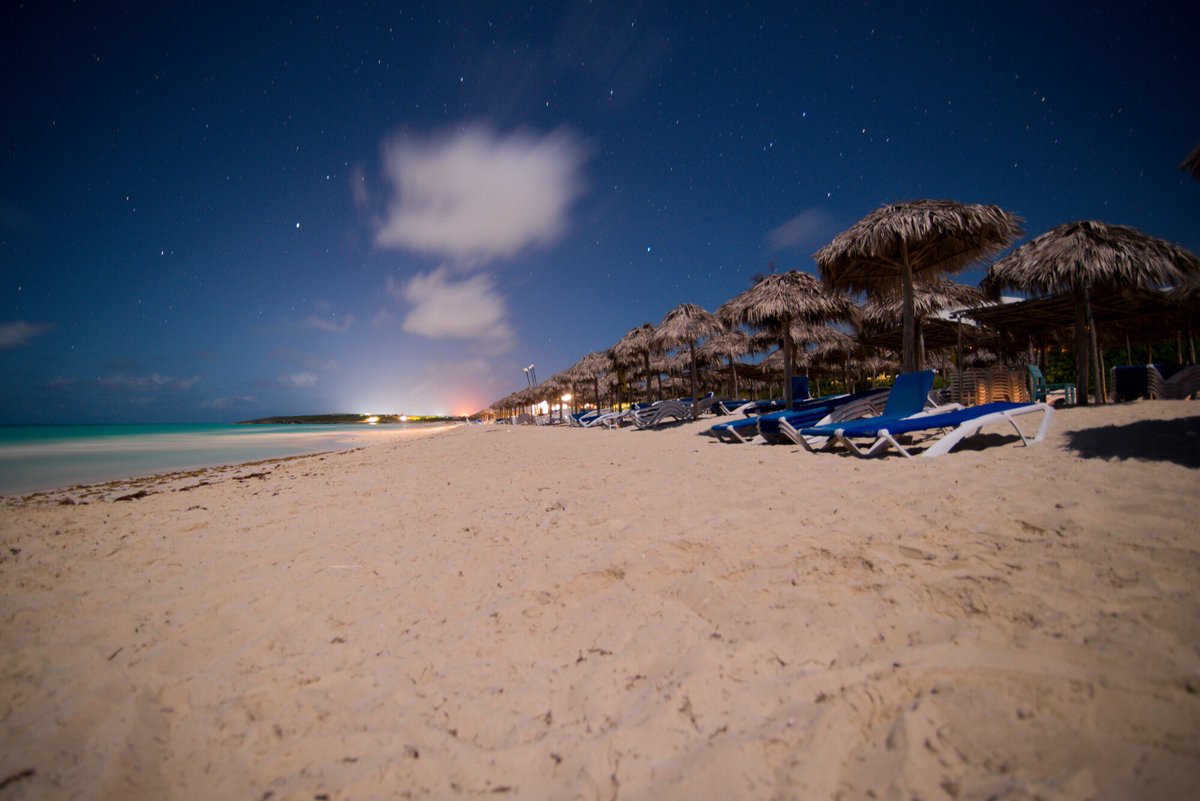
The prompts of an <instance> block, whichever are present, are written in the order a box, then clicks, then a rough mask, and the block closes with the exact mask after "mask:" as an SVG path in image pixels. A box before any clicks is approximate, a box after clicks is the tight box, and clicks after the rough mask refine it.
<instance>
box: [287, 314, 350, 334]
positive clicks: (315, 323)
mask: <svg viewBox="0 0 1200 801" xmlns="http://www.w3.org/2000/svg"><path fill="white" fill-rule="evenodd" d="M357 319H358V318H357V317H355V316H354V315H353V314H343V315H342V316H341V318H339V317H338V316H337V315H336V314H331V315H330V316H329V317H322V316H321V315H319V314H310V315H309V316H308V317H305V318H304V320H303V322H302V323H301V325H303V326H304V327H305V328H311V329H313V330H315V331H326V332H328V333H330V334H344V333H346V332H347V331H349V330H350V328H351V326H353V325H354V322H355V320H357Z"/></svg>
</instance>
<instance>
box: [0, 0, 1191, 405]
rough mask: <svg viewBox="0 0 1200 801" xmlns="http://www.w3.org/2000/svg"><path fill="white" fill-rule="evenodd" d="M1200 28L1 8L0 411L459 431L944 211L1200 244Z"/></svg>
mask: <svg viewBox="0 0 1200 801" xmlns="http://www.w3.org/2000/svg"><path fill="white" fill-rule="evenodd" d="M1172 9H1173V10H1172ZM1194 9H1195V6H1194V5H1192V4H1190V3H1175V4H1172V3H1146V4H1139V3H1128V2H1127V3H1108V2H1102V3H1083V4H1073V3H1071V4H1065V3H1064V4H1059V3H1053V2H1050V3H1046V2H1042V3H1030V4H1022V3H1015V4H1014V3H1005V4H998V3H992V4H987V5H986V7H984V6H983V4H978V7H977V4H974V3H959V2H948V3H944V4H942V3H936V4H919V3H840V2H829V3H823V2H822V3H816V2H814V3H778V4H776V3H754V4H735V3H714V4H711V5H709V6H708V8H707V10H705V6H704V4H701V3H693V2H688V3H677V4H672V3H645V4H620V3H610V2H596V3H587V2H576V3H569V2H564V3H544V4H543V3H535V4H532V5H531V4H521V5H519V6H518V5H515V4H484V3H474V2H468V3H463V4H461V5H456V4H453V3H436V4H435V3H429V4H418V5H411V6H410V5H407V4H403V3H386V2H381V3H369V4H360V3H349V2H347V3H334V2H330V3H262V4H241V3H229V4H226V3H198V4H195V5H191V6H189V4H186V3H182V2H180V3H176V2H169V3H163V2H154V3H144V4H127V3H102V2H80V3H75V4H67V3H41V2H29V3H25V4H24V5H17V4H13V3H6V4H4V6H3V11H0V30H2V31H3V33H0V44H2V47H0V58H2V59H3V74H4V79H3V80H4V104H3V105H4V110H3V114H2V115H0V143H2V145H3V155H4V169H3V172H2V175H0V267H2V273H0V274H2V278H3V284H2V287H3V288H2V295H0V300H2V305H0V388H2V392H0V423H45V422H207V421H212V422H224V421H233V420H240V419H246V418H251V417H260V416H266V415H274V414H305V413H322V412H342V411H346V412H408V413H457V414H463V413H468V412H472V411H476V410H478V409H480V408H482V407H483V406H485V405H487V404H488V403H489V402H491V401H493V400H495V399H497V398H500V397H502V396H504V395H507V394H508V393H509V392H512V391H513V390H515V389H519V388H521V387H524V386H525V375H524V373H523V372H522V368H523V367H525V366H526V365H529V364H531V363H532V364H536V366H537V367H536V370H537V374H538V376H539V378H546V377H548V376H550V375H551V374H552V373H554V372H556V371H557V370H561V369H564V368H566V367H569V366H570V365H571V364H573V363H574V362H575V361H576V360H578V359H579V358H580V357H581V356H583V355H584V354H585V353H587V352H588V351H591V350H598V349H604V348H608V347H610V346H611V345H612V344H614V343H615V342H616V341H617V340H618V339H619V338H620V337H621V336H622V335H623V334H624V333H625V332H626V331H627V330H628V329H629V328H631V327H633V326H635V325H640V324H641V323H645V322H652V323H657V322H658V321H660V320H661V319H662V317H663V315H664V314H665V313H666V312H667V311H669V310H670V309H671V308H672V307H674V306H676V305H678V304H679V303H684V302H689V303H696V304H698V305H701V306H703V307H705V308H707V309H709V310H712V309H715V308H716V307H717V306H718V305H720V304H721V303H723V302H724V301H726V300H728V299H729V298H730V297H732V296H733V295H735V294H737V293H739V292H741V291H742V290H744V289H746V288H747V287H748V286H749V285H750V282H751V280H752V277H753V276H754V275H755V274H756V273H762V272H767V271H769V270H770V266H769V265H770V264H771V263H772V262H774V263H775V264H776V266H777V267H778V269H781V270H782V269H791V268H798V269H801V270H807V271H810V272H814V273H815V272H816V267H815V265H814V263H813V261H812V259H811V254H812V253H814V252H815V251H816V250H817V249H818V248H820V247H821V246H823V245H825V244H827V243H828V242H829V240H830V239H831V238H832V237H833V235H834V234H836V233H837V232H838V231H840V230H843V229H845V228H847V227H849V226H850V225H852V224H853V223H854V222H856V221H857V220H858V219H860V218H861V217H862V216H864V215H865V214H867V213H868V212H870V211H871V210H872V209H874V208H876V207H877V206H880V205H884V204H887V203H892V202H897V201H904V200H912V199H917V198H924V197H931V198H949V199H954V200H958V201H962V202H971V203H990V204H996V205H999V206H1001V207H1002V208H1004V209H1006V210H1008V211H1011V212H1014V213H1016V214H1018V215H1020V216H1021V217H1023V218H1024V219H1025V221H1026V222H1025V231H1026V233H1027V236H1028V237H1032V236H1036V235H1037V234H1040V233H1043V232H1045V231H1046V230H1048V229H1050V228H1052V227H1054V226H1055V225H1058V224H1061V223H1064V222H1069V221H1073V220H1078V219H1099V220H1103V221H1106V222H1109V223H1119V224H1124V225H1132V226H1134V227H1137V228H1140V229H1142V230H1144V231H1146V232H1147V233H1150V234H1153V235H1156V236H1159V237H1163V238H1165V239H1169V240H1173V241H1176V242H1178V243H1180V244H1182V245H1184V246H1185V247H1187V248H1189V249H1191V250H1192V251H1194V252H1200V226H1198V223H1200V182H1198V181H1196V180H1195V179H1193V178H1191V177H1189V176H1188V175H1187V174H1185V173H1184V172H1182V171H1180V170H1179V169H1178V164H1179V163H1180V162H1181V161H1182V160H1183V159H1184V157H1186V156H1187V154H1188V153H1189V152H1190V151H1191V150H1192V148H1193V147H1195V146H1196V145H1197V143H1200V56H1198V55H1197V53H1198V50H1200V47H1198V45H1197V44H1196V38H1195V37H1196V31H1197V30H1198V29H1200V25H1197V23H1198V22H1200V19H1198V17H1200V13H1198V12H1197V11H1195V10H1194ZM981 275H982V271H980V270H973V271H969V272H966V273H963V274H961V276H960V280H963V281H967V282H971V283H974V282H977V281H978V280H979V278H980V277H981Z"/></svg>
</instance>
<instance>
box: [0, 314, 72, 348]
mask: <svg viewBox="0 0 1200 801" xmlns="http://www.w3.org/2000/svg"><path fill="white" fill-rule="evenodd" d="M56 328H58V326H57V325H55V324H54V323H31V322H27V321H25V320H13V321H12V322H11V323H0V350H12V349H13V348H21V347H24V346H26V345H28V344H29V343H30V342H32V341H33V340H34V338H35V337H39V336H41V335H42V334H45V333H48V332H50V331H53V330H54V329H56Z"/></svg>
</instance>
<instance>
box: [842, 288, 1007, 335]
mask: <svg viewBox="0 0 1200 801" xmlns="http://www.w3.org/2000/svg"><path fill="white" fill-rule="evenodd" d="M990 302H991V301H990V300H989V299H988V297H987V295H985V294H984V293H983V292H982V291H981V290H979V289H976V288H975V287H973V286H967V285H966V284H960V283H958V282H956V281H951V280H949V279H948V278H927V279H924V280H919V281H914V282H913V312H914V314H915V315H916V317H917V319H918V320H924V319H925V318H927V317H931V316H933V315H935V314H940V313H941V312H944V311H950V310H955V309H973V308H976V307H978V306H984V305H987V304H988V303H990ZM903 305H904V299H903V297H902V296H901V294H900V293H899V292H884V293H880V294H878V295H875V296H873V297H872V298H871V299H870V300H869V301H868V302H867V304H866V305H865V306H864V307H863V310H862V313H861V315H860V316H859V329H860V330H861V331H864V332H877V331H881V330H886V329H891V328H896V327H898V326H899V325H900V321H901V317H902V315H903V312H904V309H903Z"/></svg>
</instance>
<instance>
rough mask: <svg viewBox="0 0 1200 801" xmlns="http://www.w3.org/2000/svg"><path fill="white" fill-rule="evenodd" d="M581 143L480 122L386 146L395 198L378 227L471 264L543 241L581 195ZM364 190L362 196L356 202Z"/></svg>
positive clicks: (380, 236) (557, 231) (383, 238)
mask: <svg viewBox="0 0 1200 801" xmlns="http://www.w3.org/2000/svg"><path fill="white" fill-rule="evenodd" d="M585 158H586V153H585V149H584V147H583V146H582V145H581V144H580V142H579V141H578V140H577V139H576V138H575V137H574V136H573V135H571V134H570V133H568V132H565V131H558V132H555V133H550V134H547V135H546V136H542V137H538V136H535V135H533V134H530V133H514V134H510V135H508V136H506V137H501V136H499V135H497V134H495V133H493V132H492V131H491V130H490V129H488V128H486V127H483V126H473V127H469V128H467V129H465V130H463V131H460V132H457V133H454V134H452V135H448V136H443V137H434V138H430V139H425V140H413V139H408V138H404V137H397V138H395V139H393V140H392V141H391V142H389V143H387V144H386V145H385V147H384V173H385V177H386V179H387V180H388V181H389V182H390V184H391V189H392V197H391V200H390V203H389V205H388V208H387V212H386V214H385V215H384V218H383V220H382V222H381V223H380V224H379V228H378V230H377V232H376V237H375V242H376V244H377V245H378V246H380V247H387V248H403V249H407V250H412V251H417V252H420V253H427V254H431V255H435V256H438V257H441V258H445V259H448V260H450V261H451V262H452V263H453V264H454V266H456V267H462V266H465V267H470V266H477V265H480V264H484V263H487V262H489V261H492V260H494V259H509V258H512V257H513V256H515V255H517V254H518V253H520V252H521V251H523V250H525V249H526V248H529V247H533V246H546V245H549V244H551V243H553V242H554V241H556V240H557V239H558V238H559V237H560V236H562V234H563V232H564V231H565V230H566V228H567V224H568V220H567V212H568V210H569V207H570V205H571V203H572V202H573V201H574V200H575V199H576V198H577V197H578V196H579V195H580V194H581V193H582V192H583V176H582V166H583V162H584V160H585ZM362 198H363V196H362V195H359V194H356V202H359V201H360V200H362Z"/></svg>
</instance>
